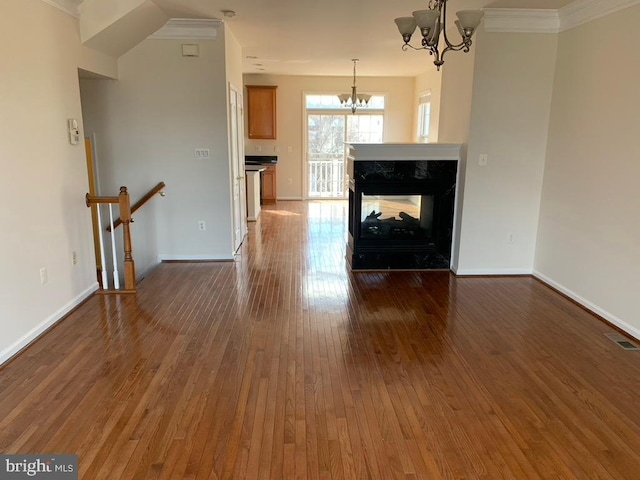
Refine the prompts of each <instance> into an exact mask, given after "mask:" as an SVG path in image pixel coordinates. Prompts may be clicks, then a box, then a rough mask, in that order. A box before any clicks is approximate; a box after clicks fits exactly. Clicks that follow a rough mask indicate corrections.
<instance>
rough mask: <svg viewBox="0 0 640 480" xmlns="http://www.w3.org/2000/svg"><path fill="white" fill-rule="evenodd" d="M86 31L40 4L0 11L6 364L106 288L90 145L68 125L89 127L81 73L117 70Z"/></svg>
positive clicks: (1, 306)
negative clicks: (101, 279)
mask: <svg viewBox="0 0 640 480" xmlns="http://www.w3.org/2000/svg"><path fill="white" fill-rule="evenodd" d="M78 28H79V27H78V21H77V20H76V19H75V18H73V17H71V16H69V15H67V14H65V13H63V12H61V11H60V10H58V9H56V8H53V7H51V6H50V5H46V4H45V3H43V2H41V1H40V0H4V1H3V2H2V5H1V6H0V58H2V62H0V112H1V114H0V167H1V168H0V171H1V172H2V174H1V175H0V191H2V194H3V201H2V202H0V220H1V221H2V225H3V227H2V234H0V272H2V275H1V276H0V332H1V334H0V363H1V362H3V361H5V360H6V359H7V358H9V357H10V356H11V355H12V354H14V353H16V352H17V351H18V350H19V349H20V348H22V347H24V346H25V344H26V343H28V342H29V341H31V340H32V339H33V338H34V337H35V336H36V335H37V334H39V333H41V332H42V331H43V330H44V329H45V328H47V327H48V326H49V325H51V324H52V323H53V322H55V321H56V320H58V319H59V318H61V317H62V315H63V314H64V313H66V312H67V311H68V310H69V309H70V308H72V307H73V306H75V305H76V304H77V303H78V302H79V301H80V300H82V299H83V298H84V297H85V296H87V295H88V294H90V293H91V292H92V291H93V290H94V289H95V288H97V283H96V278H95V259H94V254H93V243H92V232H91V215H90V211H89V209H88V208H87V207H86V205H85V203H84V194H85V193H86V192H87V190H88V182H87V171H86V163H85V154H84V146H83V144H82V143H81V144H79V145H77V146H72V145H71V144H70V143H69V138H68V134H67V119H69V118H77V119H79V120H81V108H80V93H79V89H78V68H83V69H86V70H91V71H94V72H96V73H101V74H103V75H112V76H114V75H116V71H117V70H116V63H115V60H114V59H111V58H109V57H106V56H104V55H101V54H96V53H94V52H91V51H90V50H88V49H86V48H84V47H82V46H81V45H80V41H79V34H78ZM17 39H18V40H17ZM73 251H75V252H77V254H78V264H77V265H76V266H72V262H71V254H72V252H73ZM41 267H46V268H47V270H48V277H49V281H48V283H47V284H46V285H44V286H43V285H41V284H40V274H39V270H40V268H41Z"/></svg>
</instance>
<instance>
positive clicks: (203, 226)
mask: <svg viewBox="0 0 640 480" xmlns="http://www.w3.org/2000/svg"><path fill="white" fill-rule="evenodd" d="M198 229H199V230H202V231H204V230H206V229H207V224H206V223H205V222H204V220H200V221H199V222H198Z"/></svg>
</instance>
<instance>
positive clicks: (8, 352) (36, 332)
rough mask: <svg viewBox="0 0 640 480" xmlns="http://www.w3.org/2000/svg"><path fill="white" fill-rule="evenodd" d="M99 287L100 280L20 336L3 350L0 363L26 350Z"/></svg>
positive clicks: (0, 354) (0, 353)
mask: <svg viewBox="0 0 640 480" xmlns="http://www.w3.org/2000/svg"><path fill="white" fill-rule="evenodd" d="M98 288H99V285H98V282H96V283H94V284H93V285H91V286H90V287H88V288H87V289H85V290H84V291H83V292H81V293H80V294H79V295H77V296H76V297H75V298H73V299H72V300H71V301H69V302H68V303H67V304H66V305H64V306H63V307H62V308H60V309H59V310H58V311H57V312H55V313H53V314H52V315H50V316H48V317H47V318H46V319H45V320H44V321H43V322H42V323H40V324H39V325H37V326H35V327H34V328H32V329H31V330H30V331H29V332H27V333H26V334H25V335H23V336H22V337H20V338H19V339H18V340H17V341H16V342H14V343H13V344H12V345H10V346H9V347H8V348H6V349H4V350H3V351H1V352H0V365H3V364H4V363H6V362H8V361H9V360H11V359H12V358H13V357H15V356H16V355H17V354H18V353H20V352H21V351H22V350H24V349H25V348H27V347H28V346H29V345H31V343H33V342H34V341H36V340H37V339H38V338H39V337H40V335H42V334H43V333H45V332H46V331H47V330H49V329H50V328H51V327H53V326H54V325H55V324H56V323H58V322H59V321H60V320H62V319H64V318H65V317H66V316H67V315H68V314H69V312H71V311H72V310H73V309H75V308H76V307H77V306H78V305H80V304H81V303H82V302H84V301H85V300H86V299H87V298H89V297H90V296H91V295H93V294H94V293H95V292H96V291H97V290H98Z"/></svg>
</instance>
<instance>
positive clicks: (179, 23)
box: [149, 18, 223, 40]
mask: <svg viewBox="0 0 640 480" xmlns="http://www.w3.org/2000/svg"><path fill="white" fill-rule="evenodd" d="M222 23H223V22H222V20H215V19H203V18H172V19H171V20H169V21H168V22H167V23H166V24H165V25H164V27H162V28H161V29H160V30H158V31H157V32H156V33H154V34H153V35H151V36H150V37H149V38H153V39H163V40H167V39H169V40H215V39H216V37H217V35H218V29H219V28H220V27H221V26H222Z"/></svg>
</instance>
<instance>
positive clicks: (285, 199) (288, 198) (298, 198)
mask: <svg viewBox="0 0 640 480" xmlns="http://www.w3.org/2000/svg"><path fill="white" fill-rule="evenodd" d="M280 200H282V201H285V202H286V201H288V200H298V201H300V200H302V197H278V201H280Z"/></svg>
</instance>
